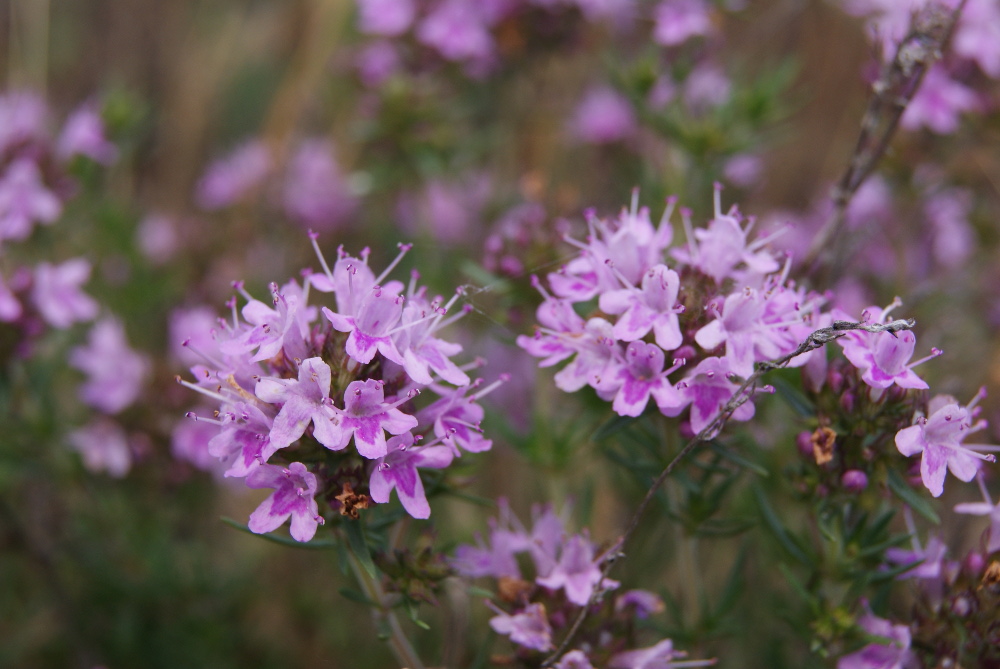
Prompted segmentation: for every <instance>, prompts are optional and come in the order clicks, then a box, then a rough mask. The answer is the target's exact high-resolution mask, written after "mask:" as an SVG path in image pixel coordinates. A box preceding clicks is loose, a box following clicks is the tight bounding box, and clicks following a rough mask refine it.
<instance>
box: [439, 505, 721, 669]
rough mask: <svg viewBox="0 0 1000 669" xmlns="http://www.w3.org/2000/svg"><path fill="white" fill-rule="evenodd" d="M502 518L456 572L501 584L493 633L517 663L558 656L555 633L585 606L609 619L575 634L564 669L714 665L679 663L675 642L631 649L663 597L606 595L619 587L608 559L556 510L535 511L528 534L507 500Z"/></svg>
mask: <svg viewBox="0 0 1000 669" xmlns="http://www.w3.org/2000/svg"><path fill="white" fill-rule="evenodd" d="M499 509H500V513H499V517H498V518H497V519H495V520H491V521H490V533H489V538H488V540H484V539H483V538H482V537H481V536H477V538H476V545H474V546H473V545H461V546H459V547H458V548H457V549H456V550H455V556H454V558H453V559H452V567H453V568H454V569H455V570H456V571H457V572H458V573H459V574H461V575H462V576H465V577H467V578H483V577H490V578H493V579H495V581H496V589H497V599H498V600H499V601H500V603H501V604H503V607H501V606H500V605H498V604H497V603H495V602H494V601H493V600H487V602H486V605H487V606H488V607H490V608H491V609H492V610H493V611H494V613H496V616H494V617H493V618H492V619H491V620H490V627H492V628H493V630H494V631H495V632H497V633H498V634H502V635H504V636H506V637H508V638H509V639H510V641H511V643H513V644H514V645H515V647H516V651H515V652H516V654H517V655H518V657H519V658H520V659H529V658H531V657H537V656H538V654H540V653H549V652H552V651H554V650H555V648H556V647H555V644H554V643H553V638H554V634H555V633H556V632H558V631H560V630H563V629H565V628H567V627H568V626H569V625H570V624H571V623H572V622H573V620H574V617H575V615H576V614H577V613H578V612H579V610H580V608H581V607H585V606H588V605H596V606H601V607H606V608H609V609H610V615H609V616H606V617H604V619H603V620H601V621H600V622H592V623H591V624H590V626H589V627H588V628H587V629H586V630H585V631H584V632H583V633H582V634H580V635H578V636H577V643H576V648H575V649H574V650H571V651H570V652H568V653H566V654H565V655H563V657H562V658H561V659H560V661H559V662H558V663H557V664H556V665H555V666H556V667H559V668H560V669H593V667H594V666H595V664H594V663H596V666H608V667H621V668H623V669H639V668H640V667H675V666H676V667H680V666H685V667H699V666H707V665H710V664H714V663H715V661H714V660H704V661H690V660H685V661H683V662H679V663H674V662H672V660H681V659H682V658H684V657H685V653H683V652H681V651H678V650H675V649H674V647H673V643H672V642H671V640H670V639H664V640H662V641H660V642H659V643H657V644H655V645H653V646H650V647H648V648H640V649H635V650H626V648H627V645H628V644H630V643H631V642H633V641H634V639H633V638H632V636H633V635H632V634H626V633H624V630H631V629H632V627H633V625H632V623H633V622H634V621H635V620H636V619H644V618H648V617H649V616H651V615H653V614H656V613H660V612H662V611H663V608H664V606H663V602H662V601H661V600H660V598H659V597H658V596H656V595H655V594H653V593H651V592H647V591H645V590H629V591H627V592H623V593H619V594H617V595H616V596H614V597H613V598H612V597H605V595H606V594H608V593H610V591H612V590H617V589H618V587H619V583H618V582H617V581H612V580H611V579H607V578H603V576H602V570H601V567H602V564H603V563H604V562H605V561H606V560H607V559H608V558H609V554H608V553H603V554H602V553H600V552H599V550H598V547H597V546H595V545H594V543H593V542H592V541H591V539H590V536H589V535H588V533H587V532H586V531H584V532H582V533H580V534H569V533H568V532H567V531H566V528H565V524H564V520H563V518H561V517H560V516H559V515H558V514H556V513H555V511H554V510H553V509H552V508H551V507H544V508H538V507H536V508H535V509H534V510H533V512H532V516H533V522H532V526H531V529H530V530H529V529H527V528H526V527H524V525H522V524H521V522H520V521H519V520H518V518H517V517H516V516H515V515H514V514H513V513H512V512H511V510H510V507H509V506H508V504H507V501H506V500H504V499H501V500H500V502H499ZM524 553H527V554H528V555H529V556H530V565H531V567H532V569H533V574H532V575H530V576H528V577H525V575H524V574H523V573H522V571H521V567H520V565H519V563H518V559H517V556H518V555H520V554H524Z"/></svg>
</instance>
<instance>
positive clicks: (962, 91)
mask: <svg viewBox="0 0 1000 669" xmlns="http://www.w3.org/2000/svg"><path fill="white" fill-rule="evenodd" d="M979 107H980V105H979V98H978V97H977V96H976V93H975V92H974V91H973V90H972V89H971V88H968V87H966V86H964V85H962V84H960V83H958V82H957V81H955V80H953V79H952V78H951V77H949V76H948V72H947V71H946V70H945V68H944V67H943V66H942V65H935V66H934V67H932V68H931V69H930V70H928V71H927V74H926V75H924V81H923V83H922V84H921V85H920V89H919V90H918V91H917V94H916V95H915V96H914V98H913V100H912V101H910V104H909V106H907V108H906V111H905V112H903V118H902V119H900V123H901V124H902V126H903V127H904V128H906V129H907V130H916V129H918V128H921V127H926V128H928V129H930V130H932V131H934V132H936V133H938V134H939V135H947V134H950V133H953V132H955V131H956V130H958V123H959V115H960V114H961V113H962V112H969V111H976V110H978V109H979Z"/></svg>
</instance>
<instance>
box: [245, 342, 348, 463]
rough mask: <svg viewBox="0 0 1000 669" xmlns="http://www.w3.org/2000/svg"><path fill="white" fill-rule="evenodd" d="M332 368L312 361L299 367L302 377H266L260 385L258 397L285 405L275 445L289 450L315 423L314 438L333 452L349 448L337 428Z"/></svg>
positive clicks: (274, 430) (278, 420)
mask: <svg viewBox="0 0 1000 669" xmlns="http://www.w3.org/2000/svg"><path fill="white" fill-rule="evenodd" d="M330 383H331V372H330V366H329V365H328V364H326V363H325V362H323V359H322V358H309V359H308V360H303V361H302V363H301V364H300V365H299V378H298V380H297V381H296V380H295V379H281V378H274V377H268V376H265V377H263V378H261V379H260V380H259V381H258V382H257V387H256V389H255V392H256V394H257V397H259V398H260V399H262V400H264V401H265V402H270V403H272V404H275V403H282V407H281V410H280V411H279V412H278V415H277V416H276V417H275V419H274V425H273V427H272V428H271V436H270V438H271V446H272V447H273V448H274V449H279V448H285V447H286V446H288V445H290V444H292V443H293V442H294V441H295V440H297V439H298V438H299V437H301V436H302V435H303V434H304V433H305V431H306V427H308V426H309V423H310V422H311V423H312V424H313V436H314V437H316V440H317V441H319V443H321V444H323V445H324V446H326V447H327V448H329V449H331V450H335V451H336V450H340V449H342V448H344V447H345V446H347V440H342V439H341V438H340V437H341V435H340V432H339V430H337V429H336V428H335V427H334V425H335V423H336V422H338V421H339V420H340V418H339V416H338V414H339V412H338V410H337V409H336V408H335V407H334V406H333V401H332V400H331V399H330Z"/></svg>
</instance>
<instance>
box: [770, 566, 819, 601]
mask: <svg viewBox="0 0 1000 669" xmlns="http://www.w3.org/2000/svg"><path fill="white" fill-rule="evenodd" d="M778 569H780V570H781V573H782V574H784V576H785V578H786V579H787V580H788V584H789V585H791V586H792V590H794V591H795V594H797V595H798V596H799V597H801V598H802V601H803V602H805V603H806V604H807V605H808V606H809V608H810V610H812V611H813V612H816V610H817V607H816V600H815V598H814V597H813V596H812V595H811V594H809V591H808V590H806V587H805V586H804V585H802V581H800V580H799V579H798V577H796V576H795V574H793V573H792V570H791V568H790V567H789V566H788V565H786V564H785V563H784V562H779V563H778Z"/></svg>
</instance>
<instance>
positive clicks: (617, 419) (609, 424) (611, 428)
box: [590, 416, 638, 441]
mask: <svg viewBox="0 0 1000 669" xmlns="http://www.w3.org/2000/svg"><path fill="white" fill-rule="evenodd" d="M637 420H638V419H637V418H632V417H630V416H612V417H611V418H610V419H608V420H607V421H605V423H604V424H603V425H601V426H600V427H599V428H597V429H596V430H594V434H593V436H591V438H590V439H591V441H604V440H605V439H607V438H608V437H610V436H612V435H614V434H616V433H618V432H619V431H621V430H623V429H625V428H626V427H628V426H629V425H631V424H632V423H635V422H636V421H637Z"/></svg>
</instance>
